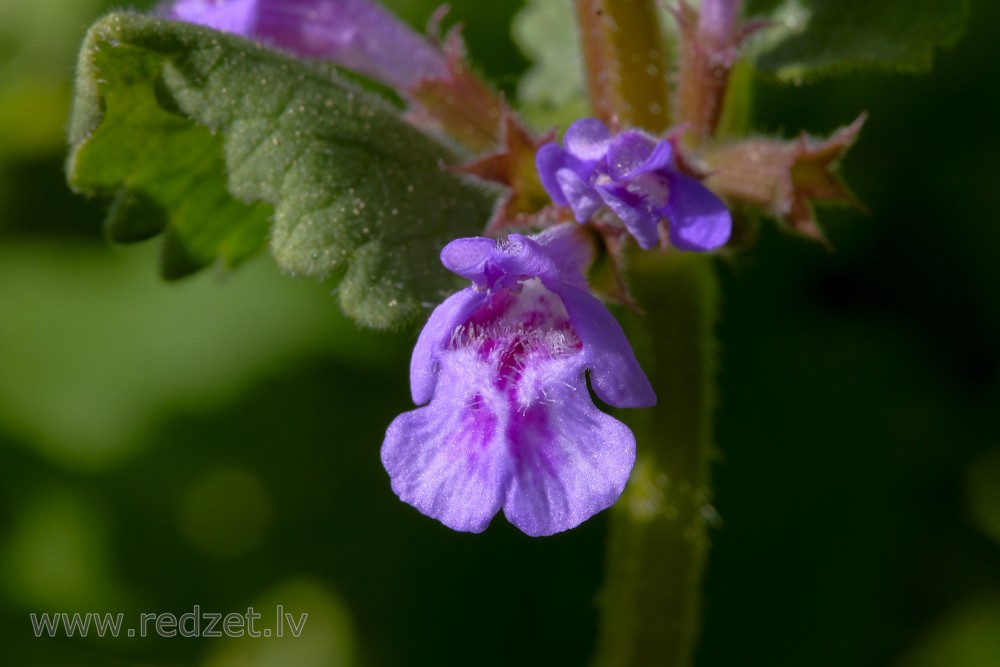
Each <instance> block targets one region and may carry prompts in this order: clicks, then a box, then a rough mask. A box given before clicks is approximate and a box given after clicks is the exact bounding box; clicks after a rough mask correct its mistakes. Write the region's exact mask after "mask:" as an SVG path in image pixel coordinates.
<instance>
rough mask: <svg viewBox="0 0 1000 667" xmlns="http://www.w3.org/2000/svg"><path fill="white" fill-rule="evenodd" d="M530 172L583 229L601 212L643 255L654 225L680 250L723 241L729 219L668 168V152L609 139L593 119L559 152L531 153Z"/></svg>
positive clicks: (642, 137)
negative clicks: (613, 218) (617, 222)
mask: <svg viewBox="0 0 1000 667" xmlns="http://www.w3.org/2000/svg"><path fill="white" fill-rule="evenodd" d="M536 166H537V168H538V174H539V177H540V178H541V181H542V185H543V186H544V188H545V190H546V192H548V194H549V196H550V197H551V198H552V201H554V202H555V203H556V204H560V205H564V206H569V207H570V208H571V209H572V210H573V215H574V217H575V218H576V220H577V222H586V221H587V220H588V219H590V217H591V216H593V215H594V213H596V212H597V210H598V209H599V208H600V207H601V206H602V205H607V206H608V208H610V209H611V210H612V211H613V212H614V213H615V215H617V216H618V217H619V218H620V219H621V220H622V222H624V223H625V227H626V228H627V229H628V231H629V232H630V233H631V234H632V236H634V237H635V240H636V241H638V243H639V246H640V247H642V248H644V249H649V248H652V247H654V246H655V245H656V244H657V242H658V240H659V235H660V223H661V222H662V221H664V220H666V221H667V222H668V226H669V238H670V243H671V244H672V245H673V246H675V247H677V248H680V249H681V250H714V249H715V248H718V247H720V246H722V245H724V244H725V243H726V241H728V240H729V234H730V231H731V229H732V218H731V216H730V215H729V211H728V209H726V205H725V204H724V203H723V201H722V200H721V199H720V198H719V197H718V196H716V195H715V194H714V193H713V192H712V191H711V190H709V189H708V188H706V187H705V186H704V185H702V184H701V182H700V181H698V179H696V178H693V177H691V176H688V175H687V174H684V173H682V172H681V171H680V170H679V169H678V168H677V165H676V161H675V156H674V146H673V145H672V144H671V143H670V142H669V141H667V140H657V139H655V138H653V137H651V136H649V135H647V134H645V133H644V132H641V131H638V130H628V131H625V132H622V133H621V134H618V135H616V136H612V135H611V132H610V131H609V130H608V128H607V127H606V126H605V125H604V124H603V123H602V122H601V121H599V120H597V119H596V118H584V119H582V120H578V121H576V122H575V123H573V124H572V125H570V126H569V128H568V129H567V130H566V134H565V136H564V137H563V145H562V146H560V145H559V144H557V143H548V144H545V145H544V146H542V147H541V148H540V149H539V150H538V154H537V156H536Z"/></svg>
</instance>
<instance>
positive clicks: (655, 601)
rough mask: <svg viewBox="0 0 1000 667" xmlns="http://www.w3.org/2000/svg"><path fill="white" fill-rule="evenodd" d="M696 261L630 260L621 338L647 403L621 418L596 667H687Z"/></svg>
mask: <svg viewBox="0 0 1000 667" xmlns="http://www.w3.org/2000/svg"><path fill="white" fill-rule="evenodd" d="M711 262H712V260H711V259H710V258H708V257H706V256H704V255H695V254H688V253H681V252H676V251H674V252H669V253H667V254H666V255H661V254H659V253H651V252H645V253H641V254H639V253H636V255H635V256H634V257H632V258H631V263H630V266H629V280H630V283H631V288H632V294H633V296H634V298H635V300H636V301H637V303H638V305H639V307H640V308H642V310H643V311H645V313H644V314H639V313H629V314H628V316H626V317H625V318H624V322H623V324H624V325H625V329H626V332H627V333H628V335H629V339H630V341H631V342H632V345H633V346H634V347H635V350H636V354H637V355H638V357H639V361H640V363H641V364H642V366H643V368H644V369H645V371H646V373H647V375H648V376H649V378H650V381H651V382H652V383H653V388H654V389H655V390H656V395H657V405H656V407H654V408H651V409H648V410H633V411H628V413H629V414H623V415H622V416H623V417H624V418H625V419H626V421H628V423H629V426H631V427H632V429H633V431H634V432H635V435H636V441H637V444H638V453H637V460H636V466H635V469H634V470H633V472H632V477H631V479H630V480H629V484H628V487H626V489H625V493H624V494H623V495H622V498H621V500H619V501H618V503H617V505H615V507H614V508H613V510H612V517H611V532H610V536H609V545H608V552H607V564H606V578H605V583H604V588H603V590H602V592H601V597H600V603H601V610H602V618H601V627H600V635H599V640H598V653H597V660H596V664H597V665H600V666H601V667H605V666H606V667H611V666H615V667H624V666H633V665H634V666H636V667H639V666H644V665H661V666H663V667H685V666H687V665H690V664H691V660H692V654H693V652H694V647H695V642H696V639H697V635H698V627H699V613H700V603H699V599H700V591H701V581H702V573H703V570H704V567H705V559H706V557H707V555H708V536H707V523H708V522H709V521H710V520H711V519H712V517H714V510H713V509H712V506H711V504H710V502H711V495H712V493H711V487H710V479H709V478H710V463H711V460H712V453H713V446H712V412H713V406H714V390H713V382H714V359H715V344H714V331H713V330H714V325H715V319H716V311H717V302H718V294H717V290H718V286H717V280H716V276H715V273H714V269H713V267H712V264H711Z"/></svg>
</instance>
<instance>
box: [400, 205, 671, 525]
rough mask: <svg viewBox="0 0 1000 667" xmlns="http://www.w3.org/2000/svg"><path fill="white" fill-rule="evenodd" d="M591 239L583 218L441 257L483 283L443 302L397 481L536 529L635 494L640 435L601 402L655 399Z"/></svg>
mask: <svg viewBox="0 0 1000 667" xmlns="http://www.w3.org/2000/svg"><path fill="white" fill-rule="evenodd" d="M589 254H590V246H589V243H587V242H586V241H582V240H581V238H580V236H579V232H578V230H577V229H575V228H574V227H573V226H571V225H564V226H561V227H558V228H555V229H552V230H549V231H547V232H545V233H543V234H541V235H539V236H537V237H535V238H528V237H524V236H521V235H518V234H511V235H510V237H509V238H508V239H507V240H506V241H494V240H492V239H487V238H467V239H459V240H457V241H453V242H452V243H449V244H448V245H447V246H446V247H445V249H444V251H442V253H441V261H442V262H443V263H444V265H445V266H446V267H447V268H448V269H450V270H451V271H453V272H455V273H457V274H459V275H460V276H463V277H465V278H468V279H469V280H471V281H472V286H471V287H468V288H466V289H464V290H462V291H461V292H458V293H457V294H454V295H452V296H451V297H449V298H448V299H447V300H446V301H445V302H444V303H442V304H441V305H440V306H438V307H437V309H436V310H435V311H434V312H433V313H432V314H431V316H430V319H429V320H428V322H427V325H426V326H425V327H424V330H423V331H422V332H421V334H420V337H419V338H418V340H417V344H416V347H415V349H414V351H413V359H412V361H411V364H410V387H411V390H412V393H413V401H414V403H416V404H418V405H421V404H424V403H428V401H430V402H429V403H428V404H427V405H425V406H424V407H422V408H418V409H416V410H413V411H411V412H406V413H404V414H402V415H400V416H399V417H397V418H396V419H395V421H393V422H392V424H391V425H390V426H389V429H388V431H387V433H386V436H385V442H384V443H383V445H382V463H383V464H384V465H385V468H386V470H387V471H388V473H389V476H390V477H391V478H392V488H393V491H395V492H396V494H397V495H398V496H399V497H400V499H402V500H403V501H405V502H407V503H409V504H411V505H413V506H414V507H416V508H417V509H418V510H420V511H421V512H422V513H424V514H426V515H428V516H431V517H434V518H435V519H438V520H439V521H441V522H442V523H444V524H445V525H446V526H449V527H450V528H454V529H455V530H464V531H470V532H474V533H478V532H482V531H483V530H485V529H486V526H487V525H489V523H490V520H491V519H492V518H493V516H494V515H495V514H496V513H497V512H498V511H499V510H500V509H501V508H503V511H504V515H505V516H506V517H507V519H508V520H509V521H510V522H511V523H513V524H514V525H515V526H517V527H518V528H520V529H521V530H522V531H524V532H525V533H527V534H528V535H551V534H553V533H557V532H560V531H563V530H567V529H569V528H572V527H574V526H576V525H578V524H579V523H581V522H582V521H585V520H586V519H588V518H590V517H591V516H593V515H594V514H596V513H597V512H599V511H601V510H603V509H605V508H607V507H608V506H610V505H611V504H612V503H614V502H615V500H617V499H618V497H619V496H620V495H621V493H622V489H624V487H625V482H626V481H627V480H628V477H629V473H630V472H631V470H632V464H633V462H634V460H635V438H634V437H633V435H632V432H631V431H630V430H629V429H628V427H626V426H625V425H624V424H622V423H621V422H620V421H618V420H617V419H614V418H613V417H611V416H609V415H607V414H605V413H603V412H601V411H600V410H599V409H597V407H596V406H595V405H594V403H593V401H592V400H591V397H590V392H589V391H588V389H587V381H586V372H587V371H588V370H589V371H590V384H591V386H592V387H593V390H594V392H595V393H596V394H597V396H598V397H599V398H601V400H603V401H605V402H606V403H609V404H610V405H613V406H616V407H647V406H650V405H653V404H654V403H655V402H656V396H655V395H654V394H653V390H652V387H650V384H649V381H648V380H647V379H646V376H645V375H644V374H643V372H642V369H641V368H639V365H638V362H637V361H636V359H635V355H634V354H633V352H632V348H631V347H630V346H629V344H628V341H627V340H626V338H625V334H624V332H623V331H622V328H621V326H619V324H618V322H616V321H615V319H614V317H612V315H611V313H610V312H608V310H607V309H606V308H605V307H604V306H603V305H602V304H601V303H600V302H599V301H598V300H597V299H595V298H594V297H593V296H592V295H591V294H590V293H589V292H588V291H587V288H586V283H585V279H584V277H583V273H582V270H583V268H584V267H585V265H586V264H587V263H588V262H589V259H590V257H589Z"/></svg>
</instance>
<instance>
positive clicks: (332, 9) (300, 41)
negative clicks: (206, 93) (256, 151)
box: [163, 0, 448, 90]
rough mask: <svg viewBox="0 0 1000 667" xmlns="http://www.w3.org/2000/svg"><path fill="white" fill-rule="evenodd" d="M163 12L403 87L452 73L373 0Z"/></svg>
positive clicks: (196, 6)
mask: <svg viewBox="0 0 1000 667" xmlns="http://www.w3.org/2000/svg"><path fill="white" fill-rule="evenodd" d="M163 15H164V16H166V17H167V18H171V19H177V20H180V21H188V22H190V23H200V24H202V25H206V26H208V27H210V28H215V29H217V30H222V31H225V32H231V33H235V34H237V35H241V36H243V37H247V38H249V39H254V40H259V41H262V42H265V43H267V44H268V45H270V46H273V47H275V48H278V49H282V50H284V51H288V52H289V53H292V54H294V55H297V56H301V57H305V58H323V59H326V60H330V61H332V62H334V63H336V64H338V65H341V66H343V67H346V68H348V69H352V70H355V71H357V72H360V73H362V74H365V75H367V76H370V77H372V78H373V79H377V80H378V81H381V82H382V83H385V84H387V85H389V86H394V87H396V88H397V89H400V90H403V89H409V88H412V87H413V86H415V85H417V84H418V83H420V82H421V81H422V80H424V79H428V78H439V79H440V78H445V77H446V76H447V75H448V63H447V59H446V57H445V55H444V53H442V52H441V50H440V49H438V48H437V47H436V46H434V45H433V44H431V43H430V42H429V41H428V40H427V39H426V38H424V37H423V36H422V35H419V34H417V33H416V32H415V31H413V30H412V29H411V28H410V27H409V26H408V25H406V24H405V23H403V22H402V21H400V20H399V19H398V18H396V17H395V16H393V15H392V14H391V13H389V12H388V11H386V10H385V9H383V8H382V7H380V6H379V5H378V4H377V3H375V2H371V1H370V0H174V2H170V3H167V4H166V5H165V8H164V10H163Z"/></svg>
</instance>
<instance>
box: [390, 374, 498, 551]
mask: <svg viewBox="0 0 1000 667" xmlns="http://www.w3.org/2000/svg"><path fill="white" fill-rule="evenodd" d="M442 393H443V392H442ZM501 421H502V420H501V419H500V417H499V415H497V414H495V413H493V412H491V411H490V409H489V407H488V406H482V405H481V406H479V407H478V408H471V407H469V406H467V405H465V404H464V402H462V401H461V400H458V399H456V397H455V396H454V395H448V394H446V395H444V396H439V397H435V400H434V401H432V402H431V404H430V405H428V406H426V407H423V408H419V409H417V410H413V411H411V412H405V413H403V414H401V415H400V416H398V417H396V419H395V420H394V421H393V422H392V424H390V426H389V429H388V431H387V432H386V436H385V441H384V442H383V444H382V464H383V465H384V466H385V469H386V471H387V472H388V473H389V477H390V478H391V479H392V490H393V491H395V493H396V495H398V496H399V498H400V500H402V501H404V502H406V503H409V504H410V505H413V506H414V507H415V508H417V509H418V510H419V511H420V512H421V513H423V514H425V515H427V516H429V517H433V518H435V519H437V520H438V521H440V522H441V523H443V524H444V525H446V526H448V527H449V528H452V529H454V530H461V531H467V532H471V533H481V532H482V531H484V530H486V527H487V526H489V524H490V520H491V519H492V518H493V517H494V516H495V515H496V513H497V512H498V511H499V510H500V506H501V505H502V504H503V502H504V499H505V497H506V494H507V488H508V487H509V485H510V472H509V462H508V460H507V457H506V452H505V450H504V447H503V445H502V438H503V433H502V430H503V429H502V426H501Z"/></svg>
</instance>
